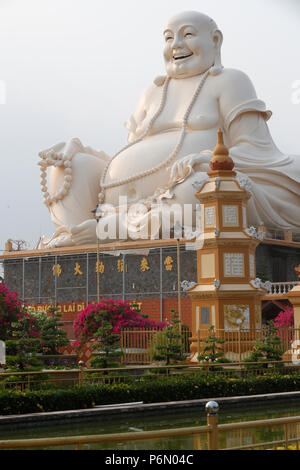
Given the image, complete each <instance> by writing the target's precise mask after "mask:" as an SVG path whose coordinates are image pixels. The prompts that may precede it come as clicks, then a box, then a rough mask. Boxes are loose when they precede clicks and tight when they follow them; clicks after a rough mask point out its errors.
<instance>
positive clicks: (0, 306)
mask: <svg viewBox="0 0 300 470" xmlns="http://www.w3.org/2000/svg"><path fill="white" fill-rule="evenodd" d="M24 315H25V310H24V308H23V305H22V302H21V301H20V300H19V299H18V294H17V293H16V292H9V290H8V289H7V287H6V285H5V284H4V282H1V283H0V339H1V340H3V341H5V340H6V339H7V338H8V337H10V332H11V324H12V323H15V322H16V321H18V320H19V319H20V318H22V317H23V316H24Z"/></svg>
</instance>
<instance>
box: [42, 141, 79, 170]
mask: <svg viewBox="0 0 300 470" xmlns="http://www.w3.org/2000/svg"><path fill="white" fill-rule="evenodd" d="M77 152H84V147H83V145H82V143H81V142H80V140H79V139H77V138H72V139H71V140H69V141H68V142H67V143H65V142H60V143H59V144H56V145H53V146H52V147H50V148H48V149H46V150H42V151H41V152H40V153H39V156H40V157H41V159H42V160H44V161H48V162H49V161H53V165H54V166H57V165H55V162H64V161H66V160H72V158H73V156H74V155H75V154H76V153H77Z"/></svg>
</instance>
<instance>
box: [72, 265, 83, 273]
mask: <svg viewBox="0 0 300 470" xmlns="http://www.w3.org/2000/svg"><path fill="white" fill-rule="evenodd" d="M82 274H83V272H82V271H81V270H80V264H79V263H75V268H74V276H78V275H79V276H82Z"/></svg>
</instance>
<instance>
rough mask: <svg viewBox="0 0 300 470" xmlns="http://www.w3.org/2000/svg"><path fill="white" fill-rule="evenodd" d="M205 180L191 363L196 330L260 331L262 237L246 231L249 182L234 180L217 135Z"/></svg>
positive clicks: (193, 291) (199, 195)
mask: <svg viewBox="0 0 300 470" xmlns="http://www.w3.org/2000/svg"><path fill="white" fill-rule="evenodd" d="M210 168H211V171H210V172H209V173H208V176H209V180H208V181H205V182H204V184H203V186H202V187H201V188H200V190H199V191H198V192H197V193H196V197H197V199H198V200H199V202H200V203H201V205H202V218H203V220H202V226H203V232H204V233H203V234H202V236H203V238H204V241H203V248H201V249H199V250H198V251H197V281H198V282H197V284H196V285H195V286H194V287H193V288H192V289H190V290H189V291H188V295H189V296H190V298H191V299H192V316H193V317H192V340H191V341H192V343H191V356H190V361H191V362H197V356H198V353H199V351H198V346H197V335H198V331H199V330H202V331H203V332H204V333H205V330H208V329H209V327H210V326H211V325H214V326H215V328H216V329H224V330H228V331H229V330H231V331H232V330H238V329H239V328H242V329H255V328H261V298H262V297H263V295H265V292H266V289H265V288H263V284H262V283H261V281H260V280H259V279H256V266H255V250H256V247H257V245H258V244H259V243H260V239H262V238H263V234H262V232H258V231H257V230H256V229H255V228H254V227H250V228H248V212H247V203H248V200H249V199H250V197H251V194H250V192H249V189H250V186H249V185H250V184H251V182H250V181H249V180H248V179H247V177H243V178H238V177H237V175H236V173H235V171H233V169H234V162H233V161H232V159H231V158H230V156H229V153H228V149H227V148H226V147H225V145H224V143H223V133H222V131H221V130H219V132H218V144H217V146H216V148H215V150H214V156H213V158H212V160H211V162H210Z"/></svg>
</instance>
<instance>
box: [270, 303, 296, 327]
mask: <svg viewBox="0 0 300 470" xmlns="http://www.w3.org/2000/svg"><path fill="white" fill-rule="evenodd" d="M274 325H275V326H276V327H277V328H289V327H293V326H294V309H293V307H289V306H287V307H286V309H285V310H282V311H281V312H280V313H279V314H278V315H277V317H276V318H275V320H274Z"/></svg>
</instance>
